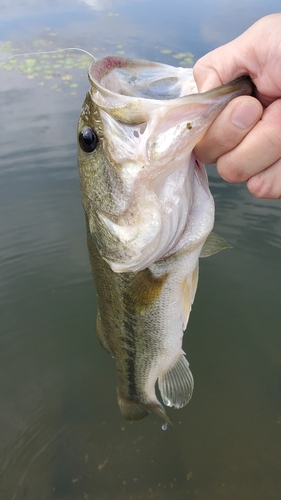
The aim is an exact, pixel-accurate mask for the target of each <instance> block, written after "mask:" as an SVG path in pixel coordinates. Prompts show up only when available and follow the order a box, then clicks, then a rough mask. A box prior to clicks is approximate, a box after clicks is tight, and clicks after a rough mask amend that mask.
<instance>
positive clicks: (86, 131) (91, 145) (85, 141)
mask: <svg viewBox="0 0 281 500" xmlns="http://www.w3.org/2000/svg"><path fill="white" fill-rule="evenodd" d="M98 142H99V140H98V136H97V134H96V133H95V131H94V130H93V129H92V128H91V127H87V126H86V127H83V128H82V129H81V130H80V132H79V144H80V146H81V148H82V149H83V151H84V152H85V153H92V152H93V151H94V150H95V149H96V147H97V145H98Z"/></svg>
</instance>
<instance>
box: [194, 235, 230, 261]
mask: <svg viewBox="0 0 281 500" xmlns="http://www.w3.org/2000/svg"><path fill="white" fill-rule="evenodd" d="M226 248H232V247H231V245H229V244H228V243H227V242H226V241H225V240H224V239H223V238H222V237H221V236H219V235H218V234H216V233H214V232H213V231H212V232H211V233H210V234H209V236H208V238H207V239H206V241H205V243H204V245H203V248H202V250H201V253H200V257H210V256H211V255H214V254H215V253H218V252H220V251H221V250H225V249H226Z"/></svg>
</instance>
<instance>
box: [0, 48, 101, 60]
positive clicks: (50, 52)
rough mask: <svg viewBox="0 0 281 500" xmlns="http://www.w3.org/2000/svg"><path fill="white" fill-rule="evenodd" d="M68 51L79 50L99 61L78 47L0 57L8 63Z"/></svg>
mask: <svg viewBox="0 0 281 500" xmlns="http://www.w3.org/2000/svg"><path fill="white" fill-rule="evenodd" d="M66 50H78V51H80V52H84V53H85V54H87V55H88V56H90V57H91V58H92V59H94V61H96V60H97V58H96V57H95V56H93V54H91V53H90V52H88V51H87V50H85V49H79V48H78V47H67V48H65V49H56V50H44V51H40V52H25V53H22V54H13V55H11V56H6V57H5V56H4V57H3V56H2V57H0V60H1V61H8V60H9V59H13V58H14V57H25V56H38V55H40V54H56V53H57V52H65V51H66Z"/></svg>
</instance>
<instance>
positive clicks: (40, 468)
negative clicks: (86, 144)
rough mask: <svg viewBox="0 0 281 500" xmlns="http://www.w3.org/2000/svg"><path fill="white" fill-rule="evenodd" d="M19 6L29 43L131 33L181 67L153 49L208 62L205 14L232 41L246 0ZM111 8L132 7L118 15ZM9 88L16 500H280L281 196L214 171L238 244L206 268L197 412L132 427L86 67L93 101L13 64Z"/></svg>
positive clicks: (7, 394)
mask: <svg viewBox="0 0 281 500" xmlns="http://www.w3.org/2000/svg"><path fill="white" fill-rule="evenodd" d="M2 3H3V13H4V14H5V15H7V19H8V20H9V23H6V24H5V26H4V24H3V22H2V21H0V25H1V27H3V30H2V31H0V32H1V35H2V36H3V37H5V39H7V40H9V39H11V38H12V37H14V40H15V41H18V40H19V39H21V44H22V45H24V44H25V40H24V38H23V29H22V23H23V21H25V23H26V24H25V26H26V28H25V29H26V40H28V43H30V40H32V37H33V36H34V37H36V33H35V32H36V30H39V29H41V28H40V27H41V26H44V27H46V25H47V24H49V25H51V24H52V26H51V27H52V29H54V30H55V31H57V32H58V33H59V36H60V37H61V40H60V42H61V43H62V41H64V42H65V43H63V45H64V46H67V45H73V44H77V45H80V46H84V47H85V48H90V47H92V46H93V44H97V46H99V47H102V46H103V44H104V45H105V46H106V47H107V50H108V49H109V48H110V46H112V47H114V50H115V51H116V49H117V47H116V46H117V44H118V38H119V37H120V38H122V41H120V40H119V42H120V43H122V42H124V44H125V50H126V51H128V52H129V53H128V54H127V53H126V55H134V56H138V57H151V58H155V57H156V54H158V56H159V58H158V60H162V61H163V60H165V57H166V58H167V59H166V62H168V63H171V60H170V57H171V55H169V53H168V54H166V55H165V54H163V53H161V52H160V51H159V50H158V49H155V48H153V47H154V46H156V45H157V46H158V47H159V46H161V47H165V46H166V48H171V49H172V50H173V51H175V53H180V52H185V51H187V50H189V51H191V52H193V53H195V54H196V55H197V56H198V55H199V54H200V53H203V52H204V51H205V50H207V49H208V48H209V49H210V48H212V43H213V42H214V43H216V40H220V39H218V38H214V40H213V41H212V42H210V38H209V39H208V40H209V41H208V40H207V41H206V39H202V37H203V36H205V35H204V34H202V29H203V27H204V25H208V26H209V33H210V32H211V30H212V29H213V30H214V29H219V30H220V36H221V37H222V38H221V40H222V41H226V40H227V37H228V36H229V37H231V36H232V35H231V33H228V31H227V25H226V24H225V19H226V17H225V16H227V12H234V11H233V4H230V2H225V3H224V6H223V10H222V11H221V9H220V6H221V2H220V3H219V2H217V4H218V5H217V4H216V3H214V4H212V14H210V8H211V4H208V3H207V2H204V1H203V0H202V2H199V4H198V5H196V6H193V9H194V12H193V18H192V19H193V20H194V26H193V27H192V26H191V25H192V19H191V17H190V15H189V16H188V15H187V11H186V10H187V4H186V2H181V1H180V0H178V2H177V3H178V9H177V10H175V7H174V3H173V6H171V4H170V3H169V2H167V6H166V7H165V8H163V5H162V4H161V8H160V6H159V4H158V2H155V4H154V5H153V7H152V6H150V4H148V3H147V2H144V1H141V0H140V1H135V2H132V4H130V5H132V7H130V5H129V4H128V2H125V0H124V1H121V0H120V1H119V2H118V4H117V3H114V8H113V3H112V2H108V4H106V9H107V10H106V9H105V10H104V11H102V10H101V11H97V10H95V9H92V10H91V9H90V8H88V7H87V5H86V4H85V5H83V3H82V2H78V1H77V2H73V3H70V4H69V12H68V14H67V16H66V17H63V16H62V20H61V25H60V24H59V22H58V12H59V9H61V7H60V6H59V5H57V6H56V7H55V8H54V12H55V14H56V15H55V16H54V14H53V13H52V12H51V9H50V7H51V6H52V5H53V3H48V2H47V1H45V2H44V5H45V6H44V8H45V10H44V11H43V14H42V13H41V14H39V13H38V11H37V10H36V9H37V7H36V6H34V2H30V3H28V2H26V10H24V11H23V10H21V6H20V5H19V10H17V9H15V11H13V12H11V8H10V4H8V3H4V2H2ZM94 4H95V5H98V2H95V3H94ZM4 6H6V7H5V9H4ZM243 6H244V7H243ZM243 6H242V4H241V6H240V7H239V9H240V10H239V9H238V10H239V12H240V14H239V15H241V9H242V8H243V9H248V10H247V16H248V17H247V16H246V21H245V23H247V22H248V24H251V22H253V21H254V19H256V18H257V17H260V15H262V14H264V13H265V12H264V11H262V9H264V8H265V7H264V4H263V5H262V6H260V4H259V2H258V1H257V2H254V7H255V9H253V8H252V7H253V2H251V3H250V2H248V3H247V2H246V4H245V3H244V4H243ZM250 6H251V11H250V9H249V8H248V7H250ZM271 6H272V10H274V9H275V10H276V8H275V4H274V2H272V4H271ZM271 6H270V5H269V4H266V8H267V9H268V10H267V12H270V8H271ZM75 9H76V10H75ZM153 9H154V10H153ZM111 10H112V11H113V10H114V12H116V13H118V14H119V17H118V16H115V17H112V16H108V14H109V13H110V11H111ZM253 11H254V12H253ZM74 12H75V16H74V14H73V13H74ZM153 12H154V13H153ZM250 12H251V13H252V14H251V13H250ZM152 13H153V15H152ZM19 15H20V16H22V17H21V26H20V28H19V20H18V17H17V16H19ZM250 15H252V16H255V17H252V18H250ZM32 16H33V17H32ZM40 16H41V17H40ZM219 16H221V17H219ZM31 19H33V20H34V19H36V23H37V24H36V23H31ZM118 19H119V20H118ZM167 19H169V22H168V21H167ZM219 19H221V20H222V21H223V22H220V23H219ZM117 20H118V22H117ZM145 20H146V21H147V22H146V24H145ZM109 22H110V23H111V24H110V30H109V29H108V26H109V24H107V23H109ZM114 23H115V24H114ZM229 23H230V28H231V30H233V31H235V33H234V34H233V36H235V34H238V33H239V32H240V31H241V30H242V29H243V27H241V23H240V18H239V16H238V14H237V16H236V18H235V16H232V17H231V20H229ZM90 26H91V28H90ZM144 26H146V31H144ZM166 26H168V28H167V29H166ZM9 27H10V28H9ZM96 27H97V31H96V32H95V28H96ZM163 27H164V28H163ZM187 27H190V29H187ZM245 27H246V26H245ZM231 30H230V31H231ZM164 31H165V33H164ZM144 33H145V34H144ZM204 33H205V34H206V29H205V30H204ZM168 35H169V36H170V35H171V36H170V38H169V37H168ZM96 36H98V38H95V37H96ZM140 37H141V38H140ZM167 37H168V38H167ZM93 38H95V40H93ZM3 39H4V38H3ZM101 40H102V42H103V43H101ZM168 41H169V43H168ZM69 42H72V43H69ZM110 44H113V45H110ZM160 54H161V56H160ZM161 58H162V59H161ZM174 62H175V61H174ZM0 82H1V83H0V108H1V120H2V122H1V123H2V128H1V139H0V140H1V148H0V190H1V195H0V218H1V240H0V272H1V282H0V318H1V332H0V427H1V438H0V451H1V453H0V470H1V481H0V491H1V495H0V497H1V500H2V499H3V500H37V499H40V500H47V499H53V500H56V499H57V500H99V499H103V500H105V499H110V500H111V499H114V500H119V499H120V500H121V499H122V500H129V499H132V500H133V499H134V500H135V499H161V500H166V499H171V498H172V499H175V500H176V499H180V500H181V499H186V498H187V499H191V500H192V499H199V500H205V499H206V500H207V499H208V500H230V499H231V500H234V499H235V500H236V499H237V498H239V500H251V499H253V500H264V499H267V500H271V499H272V500H275V499H276V500H278V499H279V498H280V488H281V480H280V467H281V457H280V438H281V436H280V434H281V408H280V390H281V336H280V326H279V324H280V306H279V303H280V284H279V283H280V279H279V274H280V242H281V225H280V204H279V202H273V201H260V200H256V199H254V198H253V197H251V196H250V195H249V194H248V193H247V190H246V188H245V187H244V186H232V185H228V184H226V183H224V182H223V181H222V180H221V179H219V177H218V176H217V174H216V172H215V170H214V168H212V167H210V168H209V175H210V184H211V188H212V191H213V193H214V196H215V199H216V207H217V222H216V231H217V232H218V233H219V234H221V235H222V236H224V237H225V238H226V239H227V241H228V242H229V243H230V244H231V245H232V247H233V249H232V250H229V251H226V252H222V253H221V254H218V255H216V256H213V257H212V258H210V259H204V260H202V262H201V270H200V281H199V289H198V293H197V297H196V301H195V305H194V307H193V311H192V314H191V320H190V323H189V326H188V331H187V333H186V335H185V345H184V348H185V350H186V352H187V357H188V359H189V360H190V363H191V368H192V372H193V374H194V378H195V391H194V396H193V398H192V400H191V402H190V403H189V404H188V405H187V406H186V407H185V408H183V409H181V410H178V411H176V410H174V411H173V410H169V409H168V411H170V414H171V416H172V418H173V421H174V423H175V428H174V429H172V430H171V429H167V430H166V431H163V430H162V427H161V426H162V424H161V422H160V421H159V420H158V419H157V417H154V416H153V415H150V416H149V417H148V418H146V419H144V420H143V421H140V422H137V423H134V424H129V423H128V422H126V421H125V420H124V419H123V418H122V416H121V414H120V411H119V408H118V405H117V400H116V384H117V380H116V373H115V366H114V362H113V360H112V359H111V358H110V357H109V356H108V355H107V354H106V353H105V352H104V351H103V349H102V348H101V347H100V345H99V342H98V341H97V339H96V337H95V335H94V324H95V315H96V300H95V291H94V285H93V281H92V277H91V272H90V266H89V262H88V255H87V249H86V241H85V227H84V215H83V211H82V208H81V198H80V186H79V181H78V174H77V167H76V121H77V118H78V115H79V112H80V107H81V105H82V102H83V100H84V95H85V92H86V90H87V87H88V83H87V78H86V75H85V81H81V80H80V83H79V86H78V88H77V90H76V95H70V94H69V93H68V94H66V93H60V94H59V93H56V92H52V91H51V89H50V86H49V87H48V85H45V86H42V87H39V86H38V85H37V83H36V81H34V80H29V79H27V78H25V77H23V76H22V75H20V74H18V73H13V72H11V73H10V74H8V73H7V72H6V73H1V80H0Z"/></svg>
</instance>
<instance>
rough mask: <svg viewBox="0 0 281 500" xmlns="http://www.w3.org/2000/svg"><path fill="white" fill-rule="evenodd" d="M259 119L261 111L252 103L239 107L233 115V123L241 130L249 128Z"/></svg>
mask: <svg viewBox="0 0 281 500" xmlns="http://www.w3.org/2000/svg"><path fill="white" fill-rule="evenodd" d="M258 118H259V110H258V109H257V106H255V105H254V104H252V103H247V104H245V103H243V104H240V106H237V107H236V108H235V110H234V111H233V113H232V117H231V122H232V123H233V125H236V126H237V127H239V128H243V129H245V128H249V127H250V126H251V125H253V123H255V122H256V121H257V119H258Z"/></svg>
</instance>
